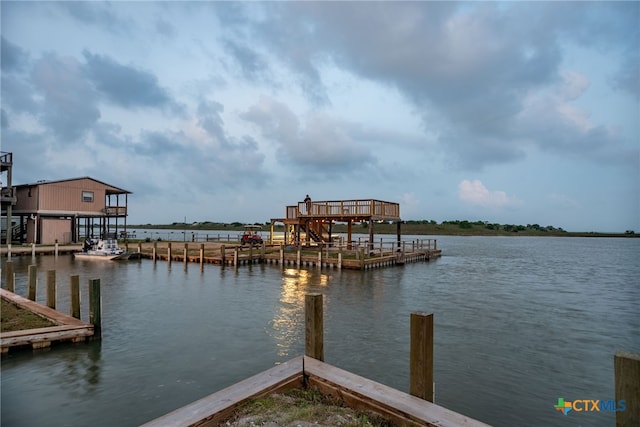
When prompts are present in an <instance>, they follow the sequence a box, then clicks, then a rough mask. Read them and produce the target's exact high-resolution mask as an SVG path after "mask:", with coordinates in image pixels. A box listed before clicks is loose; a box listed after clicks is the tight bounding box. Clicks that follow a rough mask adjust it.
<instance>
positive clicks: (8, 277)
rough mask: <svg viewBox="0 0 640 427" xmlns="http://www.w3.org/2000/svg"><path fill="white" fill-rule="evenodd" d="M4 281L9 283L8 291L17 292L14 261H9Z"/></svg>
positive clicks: (5, 267)
mask: <svg viewBox="0 0 640 427" xmlns="http://www.w3.org/2000/svg"><path fill="white" fill-rule="evenodd" d="M4 280H5V281H6V282H7V290H8V291H9V292H15V283H16V275H15V273H14V272H13V261H7V262H6V263H5V265H4Z"/></svg>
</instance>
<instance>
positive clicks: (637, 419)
mask: <svg viewBox="0 0 640 427" xmlns="http://www.w3.org/2000/svg"><path fill="white" fill-rule="evenodd" d="M613 367H614V369H613V370H614V375H615V393H616V395H615V399H616V405H618V403H619V402H620V401H621V400H624V402H625V405H626V409H625V410H624V411H622V410H620V411H616V427H623V426H638V425H640V354H637V353H630V352H627V351H617V352H616V353H615V355H614V357H613Z"/></svg>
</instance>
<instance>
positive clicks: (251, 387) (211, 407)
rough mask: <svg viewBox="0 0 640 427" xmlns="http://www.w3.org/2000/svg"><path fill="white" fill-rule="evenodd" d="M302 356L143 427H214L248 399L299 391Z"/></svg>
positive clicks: (301, 377)
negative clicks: (292, 390) (294, 389)
mask: <svg viewBox="0 0 640 427" xmlns="http://www.w3.org/2000/svg"><path fill="white" fill-rule="evenodd" d="M302 363H303V358H302V356H299V357H296V358H295V359H291V360H289V361H287V362H285V363H282V364H280V365H278V366H275V367H273V368H271V369H268V370H266V371H264V372H261V373H259V374H257V375H254V376H253V377H250V378H247V379H246V380H244V381H241V382H239V383H237V384H234V385H232V386H230V387H227V388H225V389H223V390H220V391H219V392H217V393H213V394H210V395H209V396H206V397H203V398H202V399H200V400H197V401H195V402H193V403H191V404H189V405H187V406H183V407H182V408H179V409H176V410H175V411H173V412H170V413H168V414H167V415H165V416H163V417H160V418H156V419H155V420H153V421H150V422H148V423H146V424H143V426H146V427H160V426H173V427H180V426H217V425H218V424H219V423H221V422H223V421H225V420H226V419H227V418H229V417H230V416H231V415H232V414H233V411H234V410H235V409H236V408H238V407H239V406H240V405H241V404H243V403H244V402H246V401H247V400H248V399H250V398H254V397H260V396H265V395H267V394H270V393H275V392H284V391H287V390H291V389H293V388H300V387H302V385H303V383H302V379H303V376H302V372H303V368H302Z"/></svg>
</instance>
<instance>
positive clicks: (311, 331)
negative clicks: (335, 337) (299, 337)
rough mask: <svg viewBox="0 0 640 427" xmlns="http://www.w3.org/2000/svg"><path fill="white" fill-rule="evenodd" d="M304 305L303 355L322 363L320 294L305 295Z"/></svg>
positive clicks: (322, 337) (322, 341)
mask: <svg viewBox="0 0 640 427" xmlns="http://www.w3.org/2000/svg"><path fill="white" fill-rule="evenodd" d="M304 305H305V307H304V313H305V328H304V335H305V337H304V354H305V355H306V356H309V357H313V358H314V359H318V360H320V361H324V336H323V330H324V328H323V313H322V294H306V295H305V296H304Z"/></svg>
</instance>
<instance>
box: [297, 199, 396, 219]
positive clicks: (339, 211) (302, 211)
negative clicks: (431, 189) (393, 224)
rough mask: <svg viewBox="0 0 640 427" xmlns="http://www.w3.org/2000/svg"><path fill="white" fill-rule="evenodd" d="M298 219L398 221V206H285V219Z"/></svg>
mask: <svg viewBox="0 0 640 427" xmlns="http://www.w3.org/2000/svg"><path fill="white" fill-rule="evenodd" d="M299 217H323V218H362V217H370V218H373V219H379V220H384V219H388V220H399V219H400V205H399V204H398V203H391V202H383V201H381V200H373V199H368V200H329V201H321V202H313V201H312V202H298V204H297V206H287V219H296V218H299Z"/></svg>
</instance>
